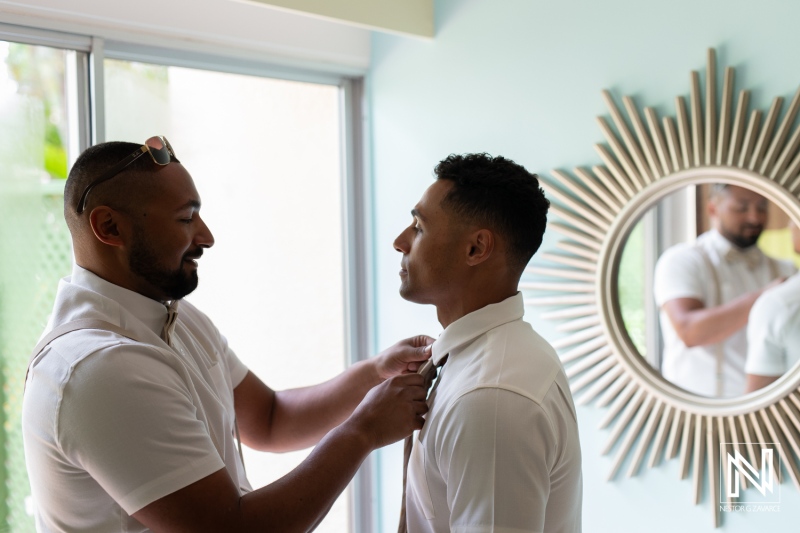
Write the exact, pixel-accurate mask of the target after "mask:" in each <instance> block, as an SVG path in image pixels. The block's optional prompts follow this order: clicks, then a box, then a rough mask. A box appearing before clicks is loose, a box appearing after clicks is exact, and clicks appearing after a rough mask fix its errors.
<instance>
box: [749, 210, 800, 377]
mask: <svg viewBox="0 0 800 533" xmlns="http://www.w3.org/2000/svg"><path fill="white" fill-rule="evenodd" d="M789 228H790V229H791V232H792V244H793V245H794V251H795V252H797V253H799V254H800V228H798V227H797V225H796V224H795V223H793V222H790V223H789ZM747 344H748V350H747V364H746V365H745V371H746V372H747V391H748V392H750V391H754V390H757V389H760V388H762V387H766V386H767V385H769V384H770V383H772V382H773V381H775V380H776V379H778V378H779V377H781V376H782V375H783V374H784V373H786V372H787V371H788V370H789V369H790V368H792V367H793V366H794V365H795V363H797V362H798V361H800V274H795V275H794V276H792V277H791V278H789V279H787V280H786V282H785V283H782V284H781V285H780V286H778V287H775V288H773V289H770V290H769V291H767V292H765V293H764V294H763V295H761V297H760V298H759V299H758V300H756V303H755V304H753V308H752V309H751V310H750V319H749V320H748V321H747Z"/></svg>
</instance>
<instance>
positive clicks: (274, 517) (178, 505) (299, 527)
mask: <svg viewBox="0 0 800 533" xmlns="http://www.w3.org/2000/svg"><path fill="white" fill-rule="evenodd" d="M372 449H374V443H373V442H372V441H370V440H369V438H368V434H367V433H365V432H363V430H358V429H355V426H353V425H348V424H344V425H342V426H341V427H340V428H337V429H336V430H334V431H332V432H331V433H330V434H329V435H328V436H327V437H326V438H325V439H323V440H322V441H321V442H320V443H319V445H318V446H317V448H316V449H315V450H314V451H313V452H311V454H310V455H309V456H308V457H307V458H306V460H305V461H303V462H302V463H301V464H300V465H299V466H298V467H297V468H295V469H294V470H292V471H291V472H290V473H289V474H287V475H285V476H284V477H282V478H281V479H279V480H278V481H276V482H274V483H271V484H270V485H267V486H265V487H263V488H260V489H258V490H256V491H253V492H250V493H248V494H245V495H241V494H240V490H239V487H237V486H236V485H235V484H234V483H233V481H232V480H231V478H230V476H229V475H228V471H227V469H225V468H222V469H220V470H218V471H216V472H214V473H213V474H211V475H209V476H206V477H205V478H203V479H201V480H199V481H196V482H194V483H192V484H191V485H189V486H187V487H184V488H182V489H180V490H178V491H175V492H173V493H172V494H169V495H167V496H165V497H163V498H161V499H159V500H156V501H155V502H153V503H151V504H149V505H147V506H145V507H144V508H142V509H140V510H139V511H137V512H135V513H134V515H133V516H134V518H136V519H137V520H138V521H139V522H141V523H142V524H144V525H145V526H146V527H147V528H148V529H149V530H151V531H154V532H158V533H161V532H164V533H167V532H168V533H178V532H187V533H188V532H191V533H206V532H207V533H216V532H218V531H236V532H244V533H247V532H251V531H253V532H256V531H275V532H281V533H282V532H302V531H310V530H312V529H314V527H316V525H318V524H319V522H320V521H321V520H322V519H323V518H324V516H325V515H326V514H327V512H328V510H329V509H330V507H331V505H333V502H334V501H336V498H337V497H338V496H339V495H340V494H341V493H342V491H343V490H344V489H345V487H347V484H348V482H349V481H350V479H352V477H353V475H354V474H355V472H356V470H357V469H358V467H359V465H360V464H361V463H362V462H363V461H364V458H365V457H366V456H367V455H368V454H369V452H370V451H372Z"/></svg>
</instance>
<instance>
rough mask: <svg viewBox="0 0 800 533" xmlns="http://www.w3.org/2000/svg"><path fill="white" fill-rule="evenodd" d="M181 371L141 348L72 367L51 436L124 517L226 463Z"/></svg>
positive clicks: (119, 349) (120, 349)
mask: <svg viewBox="0 0 800 533" xmlns="http://www.w3.org/2000/svg"><path fill="white" fill-rule="evenodd" d="M186 371H187V370H186V369H185V367H183V366H182V365H181V364H180V363H179V362H177V358H176V360H174V361H172V360H170V359H169V356H168V354H165V353H162V352H161V351H158V350H155V349H153V348H150V347H146V346H141V345H131V344H121V345H116V346H112V347H110V348H105V349H103V350H100V351H98V352H96V353H94V354H92V355H91V356H88V357H87V358H85V359H84V360H82V361H81V362H80V363H79V364H78V365H76V366H75V368H74V369H73V370H72V372H71V374H70V376H69V380H68V382H67V384H66V386H65V387H64V395H63V398H62V401H61V404H60V407H59V412H58V417H57V422H56V423H57V428H56V434H57V438H58V442H59V444H60V446H61V448H62V451H63V453H64V454H65V455H66V456H67V457H69V458H70V460H71V461H74V462H75V464H78V465H80V466H81V468H83V469H85V470H86V472H87V473H88V474H89V475H90V476H91V477H92V478H93V479H94V480H96V482H97V483H98V484H100V486H102V488H103V489H104V490H105V491H106V492H107V493H108V494H109V495H110V496H111V497H112V498H114V500H115V501H116V502H117V503H119V505H120V506H121V507H122V508H123V509H124V510H125V512H127V513H128V514H133V513H135V512H136V511H138V510H139V509H141V508H142V507H144V506H146V505H147V504H149V503H152V502H153V501H155V500H157V499H159V498H162V497H164V496H166V495H168V494H171V493H173V492H175V491H176V490H179V489H181V488H183V487H186V486H187V485H190V484H191V483H194V482H195V481H199V480H200V479H202V478H204V477H206V476H208V475H210V474H212V473H214V472H216V471H218V470H220V469H221V468H224V467H225V464H224V462H223V460H222V458H221V457H220V456H219V453H218V452H217V449H216V448H215V446H214V443H213V442H212V438H211V436H210V435H209V430H208V427H209V424H208V421H206V420H203V419H202V418H201V416H202V415H200V414H199V412H198V410H197V409H196V407H195V403H194V402H193V395H194V394H196V393H195V392H194V391H193V390H192V389H191V388H190V387H189V386H188V385H187V383H189V380H188V378H186V376H184V375H182V374H183V373H185V372H186Z"/></svg>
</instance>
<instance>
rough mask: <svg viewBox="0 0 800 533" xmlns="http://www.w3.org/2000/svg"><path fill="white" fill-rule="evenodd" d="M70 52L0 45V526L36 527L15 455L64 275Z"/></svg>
mask: <svg viewBox="0 0 800 533" xmlns="http://www.w3.org/2000/svg"><path fill="white" fill-rule="evenodd" d="M79 55H80V54H77V53H76V52H72V51H65V50H57V49H54V48H47V47H43V46H30V45H25V44H18V43H9V42H3V41H0V139H2V142H1V143H0V169H2V172H0V213H2V216H3V221H2V223H0V361H2V380H3V389H2V390H3V392H2V394H3V413H2V416H3V432H2V437H0V438H2V448H1V449H2V453H3V461H2V462H0V465H2V471H1V472H2V478H3V479H2V480H0V530H3V531H16V532H25V531H33V530H34V528H33V520H32V518H31V509H30V506H31V501H30V487H29V484H28V478H27V474H26V471H25V461H24V456H23V452H22V436H21V427H20V413H21V403H22V386H23V380H24V377H25V369H26V366H27V362H28V355H29V353H30V350H31V349H32V348H33V346H34V345H35V344H36V340H37V339H38V337H39V335H40V334H41V333H42V330H43V329H44V326H45V324H46V322H47V317H48V315H49V313H50V311H51V309H52V305H53V299H54V297H55V291H56V287H57V285H58V280H59V279H60V278H62V277H63V276H65V275H67V274H69V271H70V266H71V263H72V252H71V248H70V238H69V233H68V232H67V228H66V224H65V223H64V218H63V216H62V206H63V191H64V178H66V174H67V168H68V165H69V163H70V159H71V155H74V153H75V152H76V151H77V150H78V149H79V147H78V146H77V143H76V141H74V139H76V138H77V133H76V132H77V120H76V117H75V116H74V113H75V110H76V109H77V106H76V105H75V102H77V94H76V83H75V75H76V69H77V62H78V59H79Z"/></svg>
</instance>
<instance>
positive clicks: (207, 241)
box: [195, 214, 214, 248]
mask: <svg viewBox="0 0 800 533" xmlns="http://www.w3.org/2000/svg"><path fill="white" fill-rule="evenodd" d="M197 217H198V219H199V222H200V231H199V232H198V233H197V236H196V237H195V242H196V243H197V245H198V246H201V247H203V248H211V247H212V246H214V235H213V234H212V233H211V230H210V229H208V225H206V223H205V221H204V220H203V219H202V218H200V215H199V214H198V215H197Z"/></svg>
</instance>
